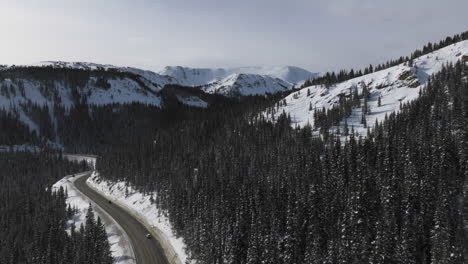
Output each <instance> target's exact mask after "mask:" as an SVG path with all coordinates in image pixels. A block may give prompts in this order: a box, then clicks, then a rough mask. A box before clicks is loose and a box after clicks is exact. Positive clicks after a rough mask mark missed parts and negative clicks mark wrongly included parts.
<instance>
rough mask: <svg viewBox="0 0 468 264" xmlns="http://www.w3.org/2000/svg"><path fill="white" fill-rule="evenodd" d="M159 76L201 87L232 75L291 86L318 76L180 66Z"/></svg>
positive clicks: (281, 69) (282, 69)
mask: <svg viewBox="0 0 468 264" xmlns="http://www.w3.org/2000/svg"><path fill="white" fill-rule="evenodd" d="M159 74H161V75H168V76H171V77H174V78H175V79H177V80H178V81H179V83H180V84H181V85H187V86H202V85H206V84H209V83H213V82H219V81H221V80H222V79H226V78H228V77H229V76H231V75H234V74H251V75H262V76H269V77H272V78H278V79H281V80H283V81H285V82H288V83H290V84H291V85H293V84H297V85H300V84H302V83H303V82H304V81H305V80H308V79H311V78H314V77H317V76H318V73H312V72H309V71H307V70H305V69H302V68H299V67H293V66H277V67H238V68H230V69H223V68H214V69H210V68H189V67H181V66H168V67H165V68H164V70H162V71H160V72H159Z"/></svg>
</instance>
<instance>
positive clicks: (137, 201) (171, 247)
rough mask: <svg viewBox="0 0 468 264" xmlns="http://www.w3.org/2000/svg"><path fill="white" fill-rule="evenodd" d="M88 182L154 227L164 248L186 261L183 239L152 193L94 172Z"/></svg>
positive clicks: (181, 261)
mask: <svg viewBox="0 0 468 264" xmlns="http://www.w3.org/2000/svg"><path fill="white" fill-rule="evenodd" d="M87 183H88V185H89V186H90V187H92V188H94V189H95V190H97V191H99V192H100V193H101V194H104V195H105V196H106V197H108V198H109V199H111V200H113V201H114V202H115V203H117V204H119V205H121V206H123V207H124V208H127V209H128V210H129V211H130V212H132V213H133V214H134V215H135V216H136V217H138V218H139V219H140V220H142V221H143V222H144V223H146V224H147V225H148V226H150V227H152V229H153V231H155V233H156V234H157V237H158V239H160V242H161V243H162V246H163V248H164V249H165V250H168V252H170V253H171V255H172V256H173V259H174V260H177V259H178V260H179V261H178V263H186V261H187V253H186V246H185V243H184V241H183V239H182V238H180V237H179V238H178V237H176V236H175V235H174V231H173V229H172V226H171V224H170V222H169V219H168V218H167V217H166V216H165V214H164V212H162V211H161V210H159V209H158V208H157V207H156V205H155V204H152V203H151V195H149V194H148V195H143V194H142V193H140V192H138V191H136V190H134V189H133V188H132V187H130V186H128V187H126V184H125V182H109V181H106V180H103V179H102V178H100V177H99V174H98V173H93V175H92V176H91V177H90V178H89V179H88V181H87ZM126 194H127V195H126Z"/></svg>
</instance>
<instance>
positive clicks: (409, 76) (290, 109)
mask: <svg viewBox="0 0 468 264" xmlns="http://www.w3.org/2000/svg"><path fill="white" fill-rule="evenodd" d="M463 56H468V41H462V42H458V43H455V44H453V45H450V46H448V47H445V48H442V49H440V50H437V51H434V52H432V53H430V54H427V55H424V56H421V57H419V58H417V59H415V60H414V64H413V67H409V66H408V65H407V64H400V65H397V66H394V67H391V68H388V69H385V70H381V71H378V72H374V73H371V74H368V75H364V76H361V77H357V78H354V79H351V80H348V81H345V82H342V83H338V84H335V85H332V86H330V87H325V86H310V87H306V88H303V89H301V90H300V91H297V92H294V93H292V94H290V95H288V96H287V97H285V98H284V99H285V100H286V105H283V106H280V107H279V108H277V109H276V113H275V117H278V116H279V115H280V114H281V113H283V111H284V112H286V113H288V114H290V116H291V119H292V125H293V126H296V125H298V126H304V125H306V124H310V125H312V126H314V109H322V108H323V107H325V108H326V109H330V108H332V106H333V105H334V104H337V103H338V100H339V96H340V95H349V94H350V93H351V92H352V91H353V90H354V89H355V88H357V89H358V91H359V93H361V92H362V89H363V87H364V86H366V87H367V88H368V89H369V90H370V99H369V100H368V107H369V108H370V114H369V115H366V123H367V125H368V126H370V127H372V126H373V125H374V124H375V120H376V119H377V120H379V121H382V120H383V119H384V117H385V115H389V114H390V113H392V112H396V111H398V110H399V107H400V103H406V102H410V101H412V100H414V99H416V98H417V97H418V96H419V90H420V89H424V87H425V84H426V82H427V80H428V78H429V77H430V76H431V75H432V74H434V73H437V72H439V71H440V70H441V69H442V66H443V65H446V64H447V63H455V62H456V61H458V60H460V59H461V58H462V57H463ZM308 92H309V93H310V94H309V95H308ZM379 96H380V97H381V106H378V98H379ZM310 108H312V109H311V110H310ZM361 110H362V109H361V108H356V109H353V112H352V114H351V116H350V117H348V118H347V122H348V126H349V128H351V127H354V129H355V131H356V132H357V133H359V134H360V135H365V134H366V133H367V129H366V128H364V127H363V125H361V115H362V112H361ZM343 126H344V120H342V121H341V124H340V127H341V128H340V129H342V128H343ZM335 129H336V128H335Z"/></svg>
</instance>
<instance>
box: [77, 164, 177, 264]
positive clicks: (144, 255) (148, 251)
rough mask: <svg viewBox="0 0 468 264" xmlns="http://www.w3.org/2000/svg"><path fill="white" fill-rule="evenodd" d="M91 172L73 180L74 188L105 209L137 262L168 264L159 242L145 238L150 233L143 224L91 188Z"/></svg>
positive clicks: (139, 263) (143, 263)
mask: <svg viewBox="0 0 468 264" xmlns="http://www.w3.org/2000/svg"><path fill="white" fill-rule="evenodd" d="M90 176H91V173H89V174H88V175H85V176H83V177H80V178H78V179H77V180H76V181H75V186H76V188H77V189H78V190H79V191H80V192H82V193H83V194H84V195H86V196H87V197H88V198H89V199H91V200H92V201H93V202H95V203H96V204H97V205H99V206H100V207H101V208H102V209H103V210H104V211H106V212H107V213H108V214H109V215H110V216H111V217H112V218H114V220H115V221H116V222H117V223H119V225H120V226H121V227H122V228H123V229H124V231H125V232H126V233H127V235H128V237H129V239H130V242H131V243H132V247H133V251H134V253H135V258H136V261H137V263H138V264H169V261H168V260H167V258H166V256H165V254H164V250H163V248H162V247H161V245H160V244H159V242H158V241H157V240H156V239H154V238H152V239H147V238H146V234H148V233H150V232H149V231H148V230H147V229H146V228H145V226H144V225H143V224H142V223H140V222H139V221H138V220H137V219H135V217H133V216H132V215H130V214H129V213H128V212H127V211H125V210H124V209H122V208H121V207H119V206H118V205H116V204H114V203H111V204H110V203H109V201H108V200H107V199H106V198H105V197H103V196H102V195H101V194H99V193H98V192H96V191H95V190H93V189H91V188H90V187H89V186H88V185H87V184H86V180H87V179H88V178H89V177H90Z"/></svg>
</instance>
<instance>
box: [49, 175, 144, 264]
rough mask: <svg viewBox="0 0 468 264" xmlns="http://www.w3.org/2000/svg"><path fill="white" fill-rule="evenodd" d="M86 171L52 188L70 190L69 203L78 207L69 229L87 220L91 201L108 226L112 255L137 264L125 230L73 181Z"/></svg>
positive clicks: (121, 261)
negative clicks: (78, 188)
mask: <svg viewBox="0 0 468 264" xmlns="http://www.w3.org/2000/svg"><path fill="white" fill-rule="evenodd" d="M88 173H89V172H84V173H80V174H76V175H68V176H66V177H64V178H63V179H61V180H60V181H58V182H57V183H55V184H54V185H53V186H52V188H53V189H54V190H58V189H59V188H60V187H62V188H64V189H65V190H67V192H68V198H67V204H70V205H71V206H72V207H76V208H77V209H78V213H77V214H76V215H75V216H74V217H73V218H72V219H70V220H69V221H68V223H67V231H70V228H71V225H72V224H75V226H76V227H77V228H79V227H80V225H81V224H83V225H84V224H85V222H86V213H87V211H88V207H89V204H90V203H91V205H92V207H93V209H94V211H95V215H96V217H97V216H99V217H100V218H101V220H102V222H103V223H104V225H105V227H106V232H107V235H108V238H109V243H110V245H111V251H112V257H113V258H114V263H116V264H135V263H136V260H135V256H134V253H133V249H132V245H131V244H130V240H129V239H128V237H127V234H126V233H125V231H124V230H123V229H122V227H120V226H119V225H118V224H117V223H116V222H115V221H114V220H113V219H112V217H110V216H109V215H108V214H107V213H106V212H105V211H103V210H102V209H100V208H99V207H98V206H97V205H95V204H94V203H93V202H92V201H91V200H89V199H88V198H87V197H86V196H84V195H83V194H82V193H81V192H80V191H79V190H77V189H76V188H75V185H74V184H73V182H74V181H75V180H76V179H78V178H79V177H81V176H84V175H86V174H88Z"/></svg>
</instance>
